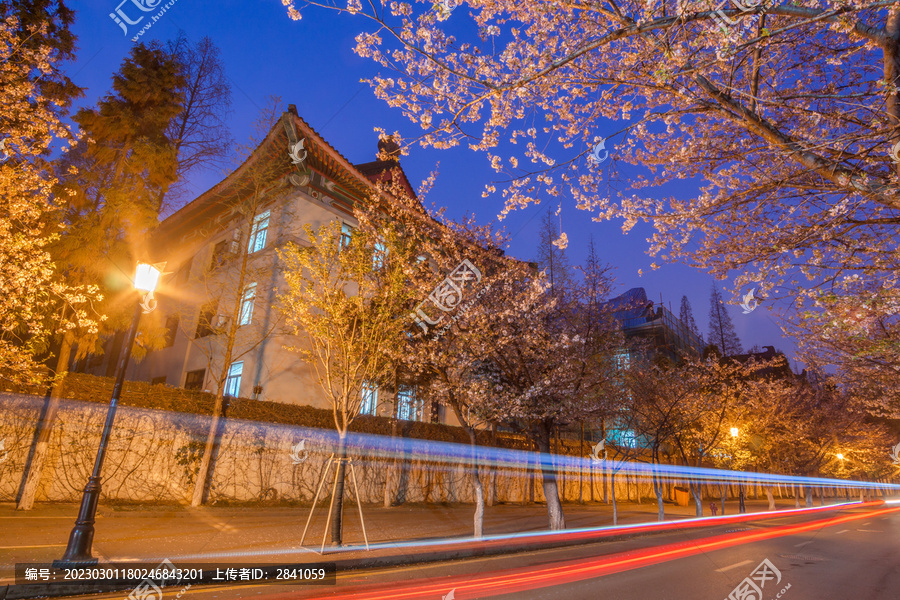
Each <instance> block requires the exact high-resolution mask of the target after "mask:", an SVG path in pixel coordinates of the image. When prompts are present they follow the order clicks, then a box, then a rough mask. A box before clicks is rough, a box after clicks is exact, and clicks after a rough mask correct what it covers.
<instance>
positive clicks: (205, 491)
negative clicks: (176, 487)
mask: <svg viewBox="0 0 900 600" xmlns="http://www.w3.org/2000/svg"><path fill="white" fill-rule="evenodd" d="M224 392H225V389H224V384H219V392H218V393H217V394H216V404H215V406H214V407H213V418H212V422H211V423H210V424H209V433H207V434H206V445H204V446H203V458H201V459H200V469H199V470H198V471H197V481H195V482H194V495H193V497H192V498H191V506H195V507H196V506H200V505H201V504H205V503H206V501H207V499H208V497H209V487H210V486H209V480H210V476H209V475H210V463H211V462H212V456H213V452H214V451H215V448H216V439H217V438H218V436H219V427H220V425H221V424H220V421H221V420H222V416H223V412H224V408H225V399H224Z"/></svg>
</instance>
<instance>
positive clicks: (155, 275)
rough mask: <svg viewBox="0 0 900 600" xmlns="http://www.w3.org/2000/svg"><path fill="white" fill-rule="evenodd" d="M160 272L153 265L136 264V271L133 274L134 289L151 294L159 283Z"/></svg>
mask: <svg viewBox="0 0 900 600" xmlns="http://www.w3.org/2000/svg"><path fill="white" fill-rule="evenodd" d="M160 275H161V272H160V270H159V269H157V268H156V267H155V266H153V265H148V264H147V263H138V265H137V270H136V271H135V274H134V287H135V289H138V290H142V291H145V292H152V291H153V290H155V289H156V285H157V284H158V283H159V276H160Z"/></svg>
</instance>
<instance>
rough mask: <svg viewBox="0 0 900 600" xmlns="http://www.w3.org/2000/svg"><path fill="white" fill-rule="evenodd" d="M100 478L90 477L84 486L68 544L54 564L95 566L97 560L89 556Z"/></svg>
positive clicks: (98, 498) (92, 539)
mask: <svg viewBox="0 0 900 600" xmlns="http://www.w3.org/2000/svg"><path fill="white" fill-rule="evenodd" d="M100 487H101V486H100V478H99V477H91V478H90V479H88V483H87V485H86V486H84V495H83V496H82V497H81V508H80V509H79V511H78V519H77V520H76V521H75V527H73V528H72V532H71V533H70V534H69V543H68V545H67V546H66V552H65V554H63V557H62V559H60V560H58V561H55V562H54V563H53V564H54V566H60V565H57V564H56V563H70V564H71V563H79V564H96V563H97V559H96V558H94V556H93V555H92V554H91V545H92V544H93V542H94V521H95V519H96V516H95V515H96V514H97V503H98V502H99V501H100Z"/></svg>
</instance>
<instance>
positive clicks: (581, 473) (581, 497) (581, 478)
mask: <svg viewBox="0 0 900 600" xmlns="http://www.w3.org/2000/svg"><path fill="white" fill-rule="evenodd" d="M583 454H584V421H582V422H581V446H579V451H578V458H579V462H578V504H584V458H583Z"/></svg>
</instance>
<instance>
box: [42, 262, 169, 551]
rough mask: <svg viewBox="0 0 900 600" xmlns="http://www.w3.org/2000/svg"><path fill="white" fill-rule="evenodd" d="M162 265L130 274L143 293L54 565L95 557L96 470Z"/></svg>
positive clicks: (103, 455) (142, 267)
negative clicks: (85, 478) (69, 526)
mask: <svg viewBox="0 0 900 600" xmlns="http://www.w3.org/2000/svg"><path fill="white" fill-rule="evenodd" d="M164 265H165V263H163V264H160V265H149V264H146V263H138V265H137V270H136V272H135V276H134V288H135V289H136V290H140V291H144V292H147V293H146V294H145V295H144V297H143V299H142V300H141V302H139V303H138V304H137V307H136V308H135V312H134V318H133V319H132V321H131V328H130V329H129V330H128V334H127V335H126V336H125V343H124V344H123V346H122V351H121V354H120V355H119V362H118V365H117V366H116V382H115V384H113V391H112V397H111V398H110V400H109V408H108V409H107V411H106V423H105V424H104V425H103V433H101V435H100V447H99V448H98V449H97V458H96V459H94V470H93V471H92V472H91V477H90V479H88V482H87V485H86V486H85V487H84V494H83V495H82V497H81V508H80V510H79V511H78V519H77V520H76V521H75V526H74V527H73V528H72V532H71V533H70V534H69V543H68V545H67V546H66V552H65V554H63V557H62V560H58V561H54V564H55V565H66V564H72V563H89V564H93V563H96V562H97V559H96V558H94V557H93V556H92V555H91V544H92V542H93V540H94V522H95V521H96V516H97V503H98V501H99V500H100V490H101V482H100V472H101V470H102V469H103V459H104V458H106V447H107V444H108V443H109V435H110V432H111V431H112V425H113V421H114V420H115V418H116V408H117V407H118V404H119V395H120V394H121V392H122V384H123V383H124V382H125V371H126V370H127V369H128V361H129V359H130V358H131V347H132V345H134V337H135V335H136V334H137V328H138V324H139V322H140V320H141V314H142V313H149V312H152V311H153V309H155V308H156V300H155V299H154V298H153V290H155V289H156V285H157V284H158V283H159V277H160V275H161V271H162V268H163V267H164Z"/></svg>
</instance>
